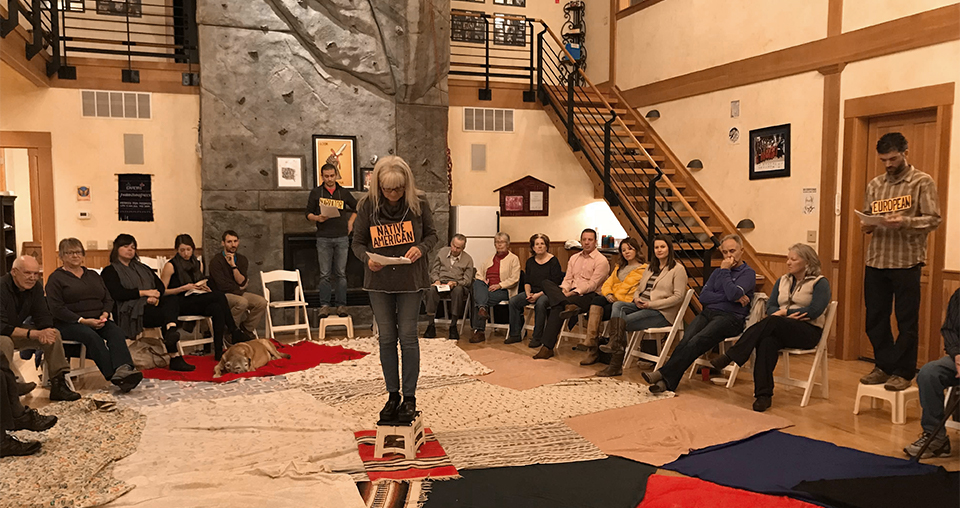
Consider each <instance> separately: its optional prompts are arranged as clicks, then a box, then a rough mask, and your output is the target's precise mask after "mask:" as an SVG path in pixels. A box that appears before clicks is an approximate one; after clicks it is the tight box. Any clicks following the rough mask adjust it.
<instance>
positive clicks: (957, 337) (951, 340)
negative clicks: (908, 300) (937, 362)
mask: <svg viewBox="0 0 960 508" xmlns="http://www.w3.org/2000/svg"><path fill="white" fill-rule="evenodd" d="M940 334H941V335H943V349H944V350H946V351H947V354H948V355H950V356H952V357H953V358H954V359H956V358H957V355H960V289H958V290H956V291H954V292H953V296H951V297H950V303H948V304H947V319H945V320H944V321H943V326H942V327H941V328H940Z"/></svg>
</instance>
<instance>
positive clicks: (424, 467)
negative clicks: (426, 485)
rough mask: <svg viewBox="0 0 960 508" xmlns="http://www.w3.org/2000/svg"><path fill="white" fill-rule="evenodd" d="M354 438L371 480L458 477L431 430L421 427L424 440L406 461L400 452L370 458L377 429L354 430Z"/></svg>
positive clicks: (455, 469) (458, 474)
mask: <svg viewBox="0 0 960 508" xmlns="http://www.w3.org/2000/svg"><path fill="white" fill-rule="evenodd" d="M353 435H354V437H356V438H357V448H358V449H359V451H360V460H362V461H363V467H364V468H365V469H366V470H367V476H369V477H370V481H373V482H376V481H378V480H422V479H427V478H429V479H432V480H446V479H451V478H459V477H460V473H458V472H457V468H455V467H453V462H451V461H450V457H447V452H445V451H444V450H443V447H442V446H440V443H439V442H438V441H437V438H436V436H434V435H433V431H431V430H430V429H429V428H425V429H424V439H425V441H424V443H423V445H422V446H420V449H419V450H417V457H416V458H414V459H410V460H407V459H406V458H404V456H403V455H399V454H387V455H384V456H383V458H381V459H375V458H373V452H374V449H375V448H376V446H375V445H376V442H377V431H375V430H361V431H359V432H354V433H353Z"/></svg>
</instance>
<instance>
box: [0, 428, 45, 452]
mask: <svg viewBox="0 0 960 508" xmlns="http://www.w3.org/2000/svg"><path fill="white" fill-rule="evenodd" d="M39 451H40V442H39V441H20V440H18V439H17V438H15V437H13V436H11V435H10V434H7V433H6V432H4V433H3V441H2V442H0V457H23V456H26V455H33V454H34V453H37V452H39Z"/></svg>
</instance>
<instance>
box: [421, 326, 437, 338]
mask: <svg viewBox="0 0 960 508" xmlns="http://www.w3.org/2000/svg"><path fill="white" fill-rule="evenodd" d="M436 336H437V326H436V325H435V324H433V323H430V324H429V325H427V329H426V330H425V331H424V332H423V338H425V339H432V338H434V337H436Z"/></svg>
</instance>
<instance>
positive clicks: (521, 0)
mask: <svg viewBox="0 0 960 508" xmlns="http://www.w3.org/2000/svg"><path fill="white" fill-rule="evenodd" d="M493 3H494V5H509V6H511V7H526V6H527V0H493Z"/></svg>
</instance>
